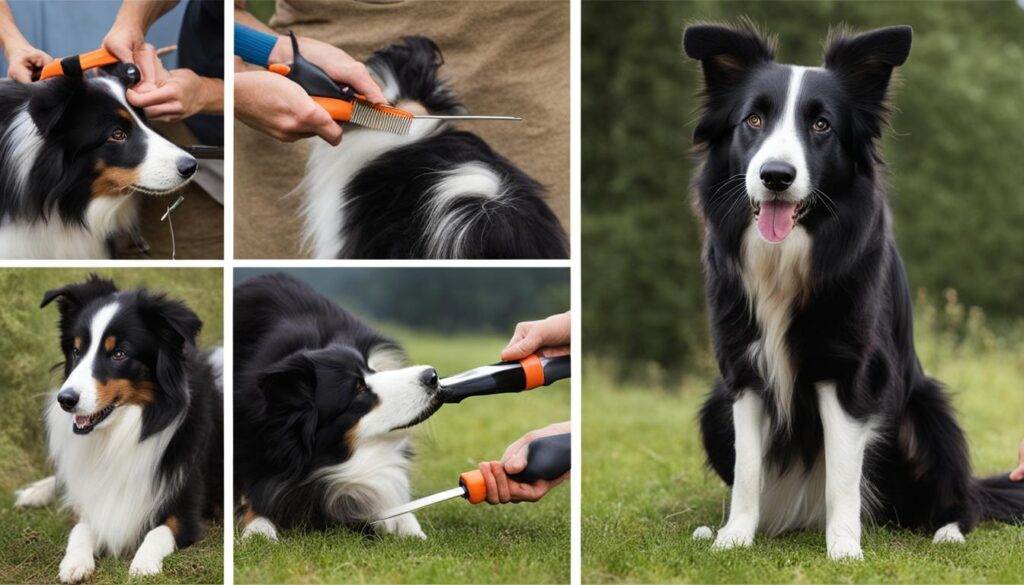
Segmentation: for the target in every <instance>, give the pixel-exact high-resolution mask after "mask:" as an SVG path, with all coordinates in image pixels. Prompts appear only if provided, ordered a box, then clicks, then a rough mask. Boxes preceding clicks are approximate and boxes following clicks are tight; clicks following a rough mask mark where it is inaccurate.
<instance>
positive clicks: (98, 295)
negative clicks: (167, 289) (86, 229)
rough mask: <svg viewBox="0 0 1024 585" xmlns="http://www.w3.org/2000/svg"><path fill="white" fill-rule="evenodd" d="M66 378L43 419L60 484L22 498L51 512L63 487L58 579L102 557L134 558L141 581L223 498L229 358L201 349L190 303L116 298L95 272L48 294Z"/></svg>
mask: <svg viewBox="0 0 1024 585" xmlns="http://www.w3.org/2000/svg"><path fill="white" fill-rule="evenodd" d="M54 300H56V301H57V306H58V308H59V310H60V323H59V327H60V347H61V351H62V352H63V354H64V357H65V362H64V364H63V365H64V377H65V381H64V384H63V386H61V388H60V390H59V391H58V392H56V393H54V394H53V396H52V397H51V399H50V400H49V401H48V403H47V405H46V408H45V411H44V418H45V422H46V430H47V436H48V443H49V451H50V458H51V459H52V460H53V464H54V468H55V472H56V474H55V476H51V477H48V478H46V479H43V480H40V481H38V482H36V483H34V484H32V485H30V486H28V487H26V488H25V489H22V490H19V492H18V493H17V499H16V502H15V505H16V506H45V505H47V504H49V503H50V502H51V501H53V500H54V498H55V496H56V493H57V491H58V486H59V487H60V488H61V491H62V492H63V501H64V503H65V504H66V505H67V506H68V508H69V509H70V510H71V511H72V512H73V513H74V515H75V516H76V522H77V523H76V524H75V527H74V528H73V529H72V530H71V534H70V536H69V537H68V545H67V552H66V553H65V555H64V559H63V560H62V561H61V563H60V573H59V576H60V580H61V581H63V582H65V583H74V582H77V581H82V580H84V579H88V578H89V576H90V575H92V573H93V571H94V569H95V564H94V559H93V557H94V555H97V554H101V553H106V554H110V555H114V556H121V555H124V554H126V553H129V552H131V551H135V555H134V558H133V559H132V562H131V567H130V573H131V574H132V575H152V574H155V573H159V572H160V571H161V569H162V567H163V559H164V557H166V556H167V555H169V554H171V553H172V552H173V551H174V550H175V549H180V548H184V547H186V546H188V545H190V544H192V543H193V542H195V541H196V540H198V539H199V538H200V537H201V535H202V532H203V525H202V521H203V519H204V518H215V517H216V513H215V510H216V509H220V508H221V506H220V503H221V501H222V494H223V461H224V455H223V440H222V429H223V413H222V410H221V408H222V406H221V405H222V403H223V378H222V369H221V368H222V360H221V351H220V350H219V349H217V350H214V351H213V352H211V353H201V352H200V351H199V350H197V349H196V347H195V342H196V336H197V335H198V334H199V329H200V328H201V326H202V323H201V322H200V321H199V318H198V317H196V315H195V314H194V313H193V312H192V311H191V310H190V309H189V308H188V307H186V306H185V305H184V304H183V303H181V302H178V301H174V300H170V299H168V298H166V297H164V296H163V295H158V294H152V293H149V292H147V291H146V290H144V289H143V290H132V291H119V290H118V289H117V287H116V286H114V283H113V282H111V281H109V280H105V279H101V278H98V277H96V276H95V275H93V276H92V277H90V278H89V279H88V280H86V281H85V282H82V283H78V284H69V285H67V286H65V287H63V288H59V289H56V290H51V291H49V292H47V293H46V295H45V296H44V297H43V303H42V306H43V307H45V306H46V305H48V304H50V303H51V302H53V301H54Z"/></svg>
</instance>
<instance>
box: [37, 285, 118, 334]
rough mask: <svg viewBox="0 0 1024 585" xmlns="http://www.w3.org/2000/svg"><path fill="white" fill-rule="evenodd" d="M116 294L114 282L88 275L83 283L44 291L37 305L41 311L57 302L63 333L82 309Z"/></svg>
mask: <svg viewBox="0 0 1024 585" xmlns="http://www.w3.org/2000/svg"><path fill="white" fill-rule="evenodd" d="M116 292H117V286H116V285H114V281H112V280H108V279H106V278H100V277H99V276H98V275H96V274H90V275H89V278H87V279H86V280H85V281H84V282H77V283H74V284H66V285H64V286H62V287H60V288H55V289H52V290H48V291H46V292H45V293H43V301H42V302H41V303H40V304H39V308H40V309H42V308H44V307H46V306H47V305H49V304H50V303H52V302H53V301H57V309H58V310H59V311H60V323H59V326H60V329H61V331H62V332H63V331H66V330H67V329H69V328H70V327H71V324H72V322H73V321H74V320H75V318H76V317H77V316H78V314H79V313H80V312H81V311H82V307H84V306H86V305H88V304H89V303H90V302H91V301H93V300H94V299H98V298H100V297H104V296H107V295H109V294H113V293H116Z"/></svg>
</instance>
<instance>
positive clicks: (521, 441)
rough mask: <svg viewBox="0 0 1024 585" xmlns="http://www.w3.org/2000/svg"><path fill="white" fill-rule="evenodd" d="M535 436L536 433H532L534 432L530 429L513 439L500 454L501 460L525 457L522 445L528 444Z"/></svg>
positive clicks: (506, 460)
mask: <svg viewBox="0 0 1024 585" xmlns="http://www.w3.org/2000/svg"><path fill="white" fill-rule="evenodd" d="M535 438H536V435H535V434H534V432H533V431H530V432H528V433H526V434H525V435H523V436H522V437H519V438H518V439H516V440H515V441H513V442H512V444H511V445H509V446H508V447H506V448H505V453H504V454H502V456H501V460H502V462H508V461H509V460H511V459H512V458H513V457H516V456H520V457H523V458H525V457H526V450H525V449H524V447H526V446H527V445H529V444H530V443H531V442H532V441H533V440H534V439H535ZM513 473H514V472H513Z"/></svg>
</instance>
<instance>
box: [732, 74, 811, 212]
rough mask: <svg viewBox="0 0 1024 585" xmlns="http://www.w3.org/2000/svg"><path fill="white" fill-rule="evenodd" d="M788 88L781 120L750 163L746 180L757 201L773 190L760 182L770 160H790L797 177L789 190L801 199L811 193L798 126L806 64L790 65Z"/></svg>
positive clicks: (805, 158) (763, 198)
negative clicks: (803, 65) (798, 110)
mask: <svg viewBox="0 0 1024 585" xmlns="http://www.w3.org/2000/svg"><path fill="white" fill-rule="evenodd" d="M788 67H789V69H790V77H789V87H788V88H787V91H786V105H785V107H784V109H783V111H782V117H781V118H780V121H779V123H778V124H777V125H776V126H775V128H774V129H773V130H772V133H771V135H770V136H768V138H766V139H765V141H764V142H762V143H761V147H760V148H759V149H758V150H757V153H755V154H754V158H752V159H750V164H749V165H747V176H746V179H745V183H746V186H747V193H748V194H749V195H750V196H751V197H753V198H754V199H756V200H758V201H764V200H766V199H768V197H769V194H770V191H769V190H768V188H767V187H765V186H764V184H763V183H762V182H761V166H762V165H763V164H764V163H766V162H768V161H770V160H779V161H784V162H787V163H789V164H791V165H793V167H794V168H795V169H796V178H795V179H794V181H793V184H792V185H791V186H790V187H789V189H788V190H787V192H788V193H789V194H790V195H792V197H793V198H794V199H796V200H798V201H800V200H803V199H804V198H805V197H807V196H808V195H810V193H811V178H810V174H809V173H808V170H807V157H806V154H805V153H804V145H803V142H802V141H801V140H800V135H801V129H800V128H799V127H798V125H797V117H798V113H799V112H797V106H798V104H799V97H800V83H801V81H802V80H803V76H804V72H805V71H807V69H808V68H807V67H800V66H797V65H789V66H788Z"/></svg>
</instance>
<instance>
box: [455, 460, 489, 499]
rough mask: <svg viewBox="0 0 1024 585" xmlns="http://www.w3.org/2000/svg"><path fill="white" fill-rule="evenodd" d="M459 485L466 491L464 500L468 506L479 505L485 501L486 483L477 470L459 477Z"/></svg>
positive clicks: (482, 475)
mask: <svg viewBox="0 0 1024 585" xmlns="http://www.w3.org/2000/svg"><path fill="white" fill-rule="evenodd" d="M459 485H461V486H462V487H463V488H465V489H466V499H467V500H469V503H470V504H479V503H480V502H482V501H484V500H485V499H487V482H486V481H484V474H483V473H480V470H479V469H474V470H472V471H467V472H465V473H463V474H461V475H459Z"/></svg>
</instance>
